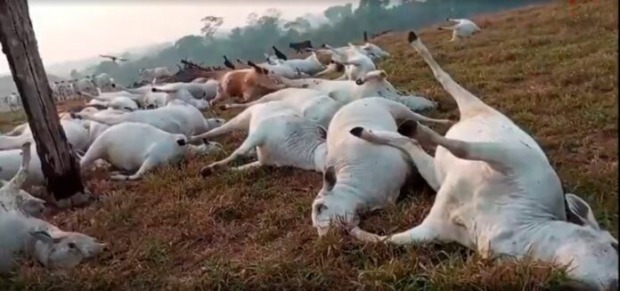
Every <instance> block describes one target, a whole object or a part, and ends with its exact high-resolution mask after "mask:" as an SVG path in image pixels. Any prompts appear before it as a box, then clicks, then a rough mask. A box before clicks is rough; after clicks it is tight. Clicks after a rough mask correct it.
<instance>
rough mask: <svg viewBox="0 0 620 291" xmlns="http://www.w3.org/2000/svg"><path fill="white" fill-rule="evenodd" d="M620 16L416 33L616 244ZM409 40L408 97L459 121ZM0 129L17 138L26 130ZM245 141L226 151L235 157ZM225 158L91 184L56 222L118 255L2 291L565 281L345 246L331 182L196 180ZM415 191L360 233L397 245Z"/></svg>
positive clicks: (403, 53) (466, 258)
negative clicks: (466, 32)
mask: <svg viewBox="0 0 620 291" xmlns="http://www.w3.org/2000/svg"><path fill="white" fill-rule="evenodd" d="M617 5H618V4H617V1H611V0H600V1H598V3H592V4H582V5H581V4H580V5H577V6H576V7H575V9H574V16H571V15H570V13H569V7H568V4H567V3H561V4H551V5H545V6H536V7H528V8H524V9H520V10H515V11H509V12H504V13H499V14H495V15H484V16H480V17H476V18H474V20H475V21H477V22H478V23H479V24H480V26H481V27H482V29H483V32H482V33H481V34H479V35H478V36H476V37H475V38H472V39H470V40H467V41H466V44H465V45H464V46H463V47H459V46H456V45H454V44H452V43H448V42H447V41H448V40H449V39H450V35H449V33H447V32H442V31H437V29H436V27H430V28H427V29H424V30H420V31H419V32H420V36H421V39H422V40H423V41H424V42H425V43H426V45H427V46H428V47H429V49H430V50H431V52H432V53H433V54H434V56H435V57H436V59H437V61H438V62H439V63H440V64H441V65H442V66H443V67H444V68H445V69H446V71H448V72H449V73H450V74H451V75H452V76H453V77H454V79H455V80H457V81H458V82H460V83H461V84H463V85H464V86H465V87H466V88H468V89H470V90H471V91H472V92H474V93H475V94H477V95H478V96H480V97H481V98H482V99H483V100H484V101H485V102H487V103H489V104H490V105H492V106H495V107H496V108H498V109H499V110H500V111H502V112H504V113H505V114H506V115H507V116H509V117H511V118H512V119H513V120H514V121H515V122H516V123H517V124H518V125H520V126H522V128H524V129H525V130H526V131H527V132H529V133H531V134H532V135H533V136H534V137H535V139H536V140H537V141H538V142H539V143H540V144H541V146H542V147H543V149H544V150H545V151H546V152H547V154H548V156H549V157H550V159H551V161H552V163H553V165H554V167H555V168H556V170H557V172H558V174H559V175H560V177H561V179H562V181H563V183H564V184H565V185H566V186H567V188H566V189H567V191H571V192H573V193H576V194H578V195H580V196H582V197H584V198H585V199H586V200H587V201H588V202H590V204H591V205H592V206H593V208H594V210H595V213H596V215H597V218H598V219H599V222H600V223H601V224H602V225H603V226H604V227H608V228H610V229H612V233H613V234H614V235H617V231H616V229H617V226H618V225H617V221H618V214H617V212H618V209H617V199H618V194H617V193H618V183H617V180H616V178H617V175H618V170H617V169H618V160H617V154H618V153H617V143H618V137H617V130H618V128H617V122H618V121H617V112H616V106H617V99H616V96H617V87H616V79H617V75H616V71H617V68H616V62H617V57H618V56H617V47H616V43H617V33H618V31H617V28H616V27H617V17H616V15H615V12H616V11H617V9H618V8H617ZM405 39H406V32H400V33H393V34H389V35H385V36H382V37H380V38H379V39H377V40H376V43H377V44H378V45H380V46H382V47H383V48H385V49H387V50H388V51H389V52H391V53H392V57H391V58H390V59H389V60H387V61H385V62H383V63H382V64H380V67H381V68H382V69H385V70H386V71H387V72H388V74H389V79H390V80H391V82H392V83H393V84H394V85H395V86H397V87H398V88H399V89H406V90H410V91H414V92H417V93H419V94H421V95H422V96H428V97H430V98H433V99H435V100H438V101H439V102H440V103H441V109H440V112H439V113H436V112H435V113H432V114H430V115H432V116H443V117H449V118H451V119H456V118H457V117H458V116H457V111H456V110H455V107H456V105H455V102H454V101H453V100H452V99H451V98H450V97H449V96H448V95H447V94H446V93H445V92H444V91H443V90H442V89H441V88H440V86H439V84H438V83H437V82H436V80H435V79H434V78H433V76H432V74H431V72H430V69H429V68H428V67H427V66H426V64H424V62H423V61H422V59H421V58H420V57H419V56H418V55H417V54H416V52H415V51H413V49H411V48H410V47H409V46H408V44H407V42H406V40H405ZM22 118H23V117H22ZM1 121H2V122H3V128H2V129H6V128H7V127H8V128H10V127H12V126H13V125H15V124H16V123H19V121H20V119H19V118H17V117H15V116H3V117H1ZM444 130H445V129H444ZM243 137H244V134H243V133H237V134H234V135H231V136H228V137H226V138H223V139H221V140H219V141H220V142H222V143H223V144H225V145H226V148H227V150H229V151H230V150H231V149H233V148H234V147H236V146H237V145H239V143H240V141H241V140H242V139H243ZM223 156H224V155H223V154H222V155H219V156H216V157H208V158H202V159H199V160H194V161H191V162H189V164H188V165H187V166H185V167H184V168H183V169H182V170H178V169H176V168H168V169H161V170H158V171H156V172H155V173H153V174H151V175H148V176H147V177H145V179H144V180H143V181H140V182H130V183H118V182H110V181H105V180H103V179H93V180H89V182H88V185H89V188H90V189H91V190H92V191H93V192H94V193H97V194H99V195H105V198H104V199H103V201H101V202H96V203H93V204H91V205H89V206H88V207H86V208H82V209H76V210H71V211H65V212H61V213H58V214H56V215H54V216H53V217H51V216H50V217H49V219H50V220H51V221H53V222H54V223H55V224H57V225H58V226H59V227H61V228H63V229H68V230H78V231H81V232H85V233H87V234H90V235H93V236H96V237H97V238H99V239H101V240H103V241H106V242H108V243H109V244H110V251H108V252H107V253H105V254H103V255H102V256H100V257H99V258H97V259H95V260H93V261H90V262H88V263H85V264H83V265H81V266H80V267H78V268H77V269H75V270H72V271H54V272H50V271H47V270H45V269H43V268H41V267H39V266H38V265H36V264H35V263H33V262H26V263H25V264H24V267H23V268H22V269H21V273H20V275H17V276H15V277H14V278H12V279H6V280H5V281H0V289H2V290H7V289H20V290H21V289H31V290H43V289H45V290H87V289H98V290H104V289H105V290H111V289H114V290H129V289H131V290H164V289H166V290H180V289H183V290H186V289H202V290H215V289H236V290H241V289H246V290H276V289H277V290H284V289H287V290H318V289H322V290H329V289H333V288H339V289H341V290H360V289H362V290H391V289H409V290H411V289H410V288H415V290H517V289H518V290H548V289H554V288H558V286H559V284H561V283H562V281H563V273H562V271H561V270H559V269H557V268H552V267H550V266H545V265H543V264H540V263H536V262H519V263H517V262H510V261H507V262H502V263H495V262H491V261H488V260H483V259H481V258H479V257H477V256H476V255H475V254H474V253H472V252H471V251H468V250H466V249H464V248H462V247H460V246H457V245H447V246H446V245H444V246H439V245H428V246H422V247H394V246H385V245H366V244H363V243H360V242H357V241H354V240H353V239H351V238H349V237H348V236H346V235H341V234H338V233H333V234H329V235H328V236H327V237H325V238H324V239H320V240H319V239H318V238H317V235H316V231H315V230H314V228H313V227H312V226H311V221H310V205H311V202H312V200H313V198H314V196H315V195H316V193H317V192H318V190H319V189H320V187H321V175H320V174H319V173H314V172H304V171H300V170H294V169H288V168H280V169H273V168H271V169H266V168H263V169H259V170H255V171H249V172H246V173H237V174H234V173H226V174H224V173H220V174H216V175H215V176H212V177H210V178H208V179H202V178H201V177H200V176H199V175H198V171H199V169H200V167H201V166H203V165H205V164H207V163H208V162H211V161H213V160H215V159H220V158H222V157H223ZM410 192H411V193H408V194H407V195H406V197H405V198H404V199H403V200H402V201H400V202H399V203H398V204H397V205H395V206H393V207H389V208H387V209H384V210H381V211H377V212H375V213H372V214H369V215H366V216H365V217H364V218H363V222H362V227H363V228H365V229H367V230H370V231H377V232H381V233H385V232H394V231H396V230H404V229H406V228H409V227H411V226H413V225H416V224H418V223H419V222H420V221H421V220H422V218H423V217H424V216H425V215H426V213H427V212H428V210H429V207H430V205H431V203H432V201H433V197H434V194H433V193H432V192H430V191H428V190H425V191H421V192H416V191H410Z"/></svg>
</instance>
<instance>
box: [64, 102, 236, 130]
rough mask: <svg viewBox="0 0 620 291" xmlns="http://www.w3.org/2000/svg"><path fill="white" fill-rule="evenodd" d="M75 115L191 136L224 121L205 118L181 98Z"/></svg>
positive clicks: (107, 122) (109, 123)
mask: <svg viewBox="0 0 620 291" xmlns="http://www.w3.org/2000/svg"><path fill="white" fill-rule="evenodd" d="M75 115H76V116H77V117H81V118H84V119H87V120H92V121H96V122H100V123H103V124H106V125H116V124H119V123H122V122H140V123H147V124H150V125H152V126H154V127H156V128H159V129H161V130H163V131H166V132H169V133H178V134H184V135H186V136H192V135H196V134H200V133H203V132H206V131H208V130H210V129H212V128H215V127H217V126H220V125H222V124H223V123H224V120H223V119H219V118H211V119H208V120H207V119H205V118H204V116H203V115H202V113H200V111H199V110H198V109H197V108H196V107H194V106H192V105H190V104H187V103H185V102H183V101H181V100H171V101H169V102H168V104H167V105H166V106H164V107H160V108H156V109H151V110H136V111H132V112H127V113H124V114H117V115H114V116H112V115H110V116H96V115H93V114H90V113H83V112H80V113H77V114H75Z"/></svg>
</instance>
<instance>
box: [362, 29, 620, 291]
mask: <svg viewBox="0 0 620 291" xmlns="http://www.w3.org/2000/svg"><path fill="white" fill-rule="evenodd" d="M408 40H409V42H410V44H411V46H412V47H413V48H414V49H415V50H416V51H417V52H418V53H419V54H420V55H421V56H422V58H423V59H424V61H425V62H426V63H427V64H428V65H429V66H430V68H431V70H432V71H433V74H434V75H435V78H436V79H437V81H439V83H440V84H441V85H442V86H443V88H444V89H445V90H446V91H447V92H448V93H449V94H450V95H451V96H452V97H453V98H454V100H455V101H456V103H457V105H458V109H459V113H460V115H461V118H460V120H459V121H458V122H457V123H456V124H454V126H452V127H451V128H450V129H449V130H448V132H447V133H446V136H445V137H443V136H441V135H439V134H437V133H436V132H434V131H433V130H431V129H429V128H427V127H425V126H422V125H419V124H418V123H417V122H415V121H409V122H408V125H407V126H406V127H407V130H404V131H402V133H403V134H404V135H405V136H409V137H412V138H415V139H416V140H417V141H413V140H411V139H409V138H407V137H405V136H401V135H398V134H395V133H393V132H384V131H381V129H367V128H366V126H360V127H357V128H354V129H352V130H351V134H353V135H355V136H359V137H361V138H363V139H366V140H368V141H372V142H373V143H378V144H390V145H392V146H396V147H398V148H400V149H402V150H405V151H406V153H408V155H409V156H410V157H411V159H412V160H413V162H414V163H415V165H416V166H417V167H418V168H419V169H420V173H421V175H422V176H423V177H424V178H425V180H426V181H428V183H429V184H430V185H431V186H432V187H433V188H435V189H436V190H437V197H436V198H435V203H434V204H433V206H432V208H431V210H430V212H429V214H428V215H427V216H426V218H425V219H424V220H423V221H422V223H421V224H420V225H418V226H415V227H413V228H411V229H409V230H407V231H404V232H402V233H397V234H393V235H389V236H387V237H386V236H377V235H374V234H370V233H367V232H365V231H363V230H361V229H360V228H357V227H356V228H353V229H352V230H351V234H352V235H354V236H355V237H357V238H359V239H362V240H368V241H377V240H386V241H388V242H392V243H395V244H422V243H427V242H432V241H440V242H456V243H459V244H461V245H463V246H465V247H468V248H470V249H474V250H476V251H477V252H478V253H479V254H480V255H482V256H483V257H492V256H501V255H508V256H511V257H517V258H523V257H526V256H532V258H533V259H536V260H541V261H546V262H550V263H556V264H561V265H567V266H569V269H568V275H569V276H570V277H571V278H573V279H575V280H577V281H579V282H581V283H583V284H585V285H586V286H587V288H588V289H592V290H608V289H613V290H617V289H618V241H617V240H616V239H615V238H613V237H612V236H611V235H610V234H609V233H608V232H606V231H603V230H601V229H600V228H599V227H598V223H596V220H595V219H594V216H593V215H592V210H591V208H590V206H589V205H588V204H587V203H586V202H585V201H584V200H582V199H581V198H579V197H577V196H576V195H574V194H566V195H565V193H564V191H563V190H562V185H561V183H560V179H559V178H558V175H557V174H556V172H555V171H554V170H553V168H552V166H551V164H550V163H549V160H548V159H547V157H546V155H545V153H544V152H543V150H542V149H541V148H540V147H539V146H538V144H537V143H536V141H535V140H534V139H533V138H532V137H531V136H530V135H528V134H527V133H526V132H525V131H523V130H522V129H521V128H519V126H517V125H516V124H514V123H513V121H512V120H510V119H509V118H508V117H506V116H505V115H503V114H502V113H501V112H499V111H497V110H496V109H494V108H492V107H490V106H489V105H487V104H485V103H484V102H483V101H481V100H480V99H478V97H476V96H474V95H473V94H472V93H470V92H469V91H467V90H466V89H465V88H463V87H461V86H460V85H459V84H458V83H456V82H455V81H454V80H453V79H452V78H451V77H450V75H448V74H447V73H446V72H445V71H444V70H443V69H442V68H441V67H440V66H439V65H438V64H437V62H436V61H435V60H434V59H433V57H432V55H431V53H430V52H429V51H428V49H427V48H426V46H425V45H424V44H423V43H422V41H421V40H420V39H419V38H418V37H417V35H416V34H415V33H414V32H410V33H409V38H408ZM418 142H419V143H420V144H422V145H431V146H437V149H436V151H435V157H434V158H433V157H431V156H429V155H427V154H426V153H425V152H424V151H423V150H421V149H420V147H419V145H418ZM566 204H568V207H566ZM567 214H568V215H567ZM569 217H573V219H572V221H573V222H569V221H567V220H568V218H569Z"/></svg>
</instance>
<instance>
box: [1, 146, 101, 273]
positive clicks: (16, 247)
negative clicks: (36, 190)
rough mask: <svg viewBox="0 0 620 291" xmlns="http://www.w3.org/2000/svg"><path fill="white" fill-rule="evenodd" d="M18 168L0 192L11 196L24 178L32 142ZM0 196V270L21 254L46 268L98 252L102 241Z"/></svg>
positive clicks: (8, 270) (12, 265)
mask: <svg viewBox="0 0 620 291" xmlns="http://www.w3.org/2000/svg"><path fill="white" fill-rule="evenodd" d="M22 151H23V153H22V155H21V157H22V158H21V163H20V164H21V166H20V167H19V171H17V173H16V174H15V175H14V176H13V177H12V178H11V180H10V181H9V182H7V183H5V184H4V185H3V186H2V188H0V196H3V197H7V196H14V195H15V194H16V193H18V192H19V191H20V188H21V187H22V185H23V184H24V182H25V181H26V179H27V177H28V176H29V175H28V169H29V167H30V166H29V165H30V158H31V156H30V152H31V144H30V143H26V144H24V145H23V147H22ZM7 202H8V201H7V200H5V199H2V200H0V273H2V274H5V275H6V274H9V273H11V272H12V271H13V270H14V269H15V264H16V262H17V261H18V260H17V259H18V256H20V255H21V254H23V255H25V256H28V257H32V258H34V259H36V260H37V261H38V262H39V263H41V264H42V265H43V266H45V267H48V268H65V269H68V268H73V267H75V266H76V265H78V264H80V263H81V262H82V261H84V260H85V259H88V258H91V257H94V256H96V255H98V254H100V253H101V252H102V251H103V250H104V248H105V244H103V243H100V242H97V241H96V240H95V239H94V238H92V237H90V236H88V235H85V234H81V233H77V232H65V231H62V230H60V229H59V228H58V227H56V226H54V225H52V224H50V223H48V222H46V221H44V220H42V219H39V218H36V217H33V216H31V215H29V214H28V213H27V212H26V211H25V210H24V209H22V208H21V207H20V206H19V203H17V204H13V203H7Z"/></svg>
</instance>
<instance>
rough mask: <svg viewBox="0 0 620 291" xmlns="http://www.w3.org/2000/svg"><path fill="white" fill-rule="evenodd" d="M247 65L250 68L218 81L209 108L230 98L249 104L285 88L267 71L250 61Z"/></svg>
mask: <svg viewBox="0 0 620 291" xmlns="http://www.w3.org/2000/svg"><path fill="white" fill-rule="evenodd" d="M248 65H249V66H250V67H251V68H247V69H240V70H234V71H230V72H226V74H225V75H223V76H222V77H221V78H220V79H219V81H220V83H219V85H218V87H217V95H216V96H215V98H213V100H211V101H210V105H211V106H213V105H215V103H217V102H219V101H221V100H222V99H226V98H231V97H233V98H234V97H236V98H239V97H240V98H242V99H243V101H241V102H239V103H243V102H249V101H253V100H256V99H258V98H260V97H262V96H264V95H265V94H269V93H271V92H275V91H277V90H280V89H284V88H285V86H284V85H283V84H280V83H279V82H278V81H276V79H274V78H273V77H272V76H270V74H269V71H268V70H267V69H265V68H262V67H260V66H258V65H256V64H255V63H253V62H251V61H248Z"/></svg>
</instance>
